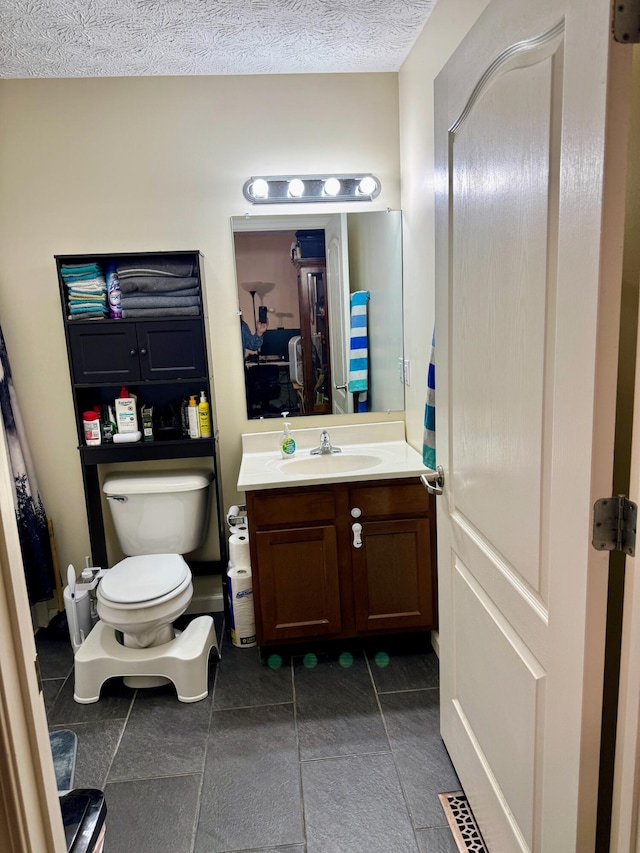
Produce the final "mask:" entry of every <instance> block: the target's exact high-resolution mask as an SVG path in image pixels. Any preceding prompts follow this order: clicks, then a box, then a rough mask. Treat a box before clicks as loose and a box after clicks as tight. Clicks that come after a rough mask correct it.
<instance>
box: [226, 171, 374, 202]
mask: <svg viewBox="0 0 640 853" xmlns="http://www.w3.org/2000/svg"><path fill="white" fill-rule="evenodd" d="M380 189H381V185H380V181H379V180H378V178H376V176H375V175H371V174H370V173H368V172H366V173H363V174H359V175H271V176H259V175H256V176H254V177H251V178H249V179H248V180H247V181H245V183H244V186H243V187H242V192H243V194H244V197H245V198H246V199H247V201H250V202H251V203H252V204H288V203H290V202H298V203H299V202H307V203H309V202H314V201H373V199H374V198H376V197H377V196H378V195H380Z"/></svg>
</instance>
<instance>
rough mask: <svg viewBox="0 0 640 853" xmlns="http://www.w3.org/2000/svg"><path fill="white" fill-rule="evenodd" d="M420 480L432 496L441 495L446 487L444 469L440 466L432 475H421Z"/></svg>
mask: <svg viewBox="0 0 640 853" xmlns="http://www.w3.org/2000/svg"><path fill="white" fill-rule="evenodd" d="M420 480H421V482H422V485H423V486H424V487H425V489H426V490H427V491H428V492H429V494H430V495H441V494H442V489H443V486H444V468H443V467H442V465H438V467H437V468H436V470H435V471H433V472H431V473H430V474H421V475H420Z"/></svg>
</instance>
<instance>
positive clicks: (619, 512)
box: [592, 495, 638, 557]
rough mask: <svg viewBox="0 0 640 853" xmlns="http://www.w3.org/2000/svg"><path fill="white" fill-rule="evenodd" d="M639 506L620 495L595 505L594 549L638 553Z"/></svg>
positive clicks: (601, 500)
mask: <svg viewBox="0 0 640 853" xmlns="http://www.w3.org/2000/svg"><path fill="white" fill-rule="evenodd" d="M637 520H638V505H637V504H635V503H634V502H633V501H630V500H628V499H627V498H625V496H624V495H618V496H617V497H611V498H600V500H599V501H596V502H595V504H594V505H593V540H592V544H593V547H594V548H595V549H596V550H597V551H622V552H623V553H625V554H628V555H629V556H630V557H633V556H634V554H635V552H636V524H637Z"/></svg>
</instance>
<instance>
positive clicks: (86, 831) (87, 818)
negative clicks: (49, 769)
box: [60, 788, 107, 853]
mask: <svg viewBox="0 0 640 853" xmlns="http://www.w3.org/2000/svg"><path fill="white" fill-rule="evenodd" d="M60 807H61V809H62V822H63V824H64V834H65V838H66V840H67V853H102V849H103V847H104V836H105V822H104V821H105V817H106V816H107V804H106V803H105V799H104V794H103V793H102V791H98V790H96V789H94V788H77V789H76V790H74V791H69V793H68V794H64V796H62V797H60Z"/></svg>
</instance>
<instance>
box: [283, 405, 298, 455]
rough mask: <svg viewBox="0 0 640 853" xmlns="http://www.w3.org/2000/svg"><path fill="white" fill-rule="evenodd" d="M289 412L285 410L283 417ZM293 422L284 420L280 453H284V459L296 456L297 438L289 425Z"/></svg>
mask: <svg viewBox="0 0 640 853" xmlns="http://www.w3.org/2000/svg"><path fill="white" fill-rule="evenodd" d="M288 414H289V412H283V413H282V417H283V418H286V417H287V415H288ZM290 426H291V423H290V422H289V421H285V422H284V432H283V433H282V435H281V436H280V453H282V458H283V459H291V458H292V457H293V456H295V453H296V440H295V438H294V437H293V436H292V435H291V433H290V432H289V427H290Z"/></svg>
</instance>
